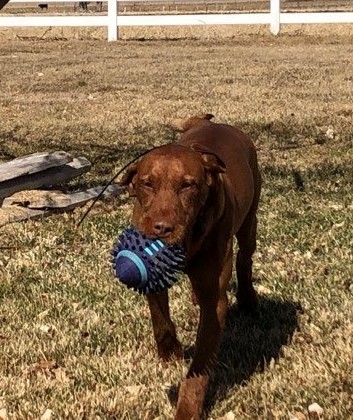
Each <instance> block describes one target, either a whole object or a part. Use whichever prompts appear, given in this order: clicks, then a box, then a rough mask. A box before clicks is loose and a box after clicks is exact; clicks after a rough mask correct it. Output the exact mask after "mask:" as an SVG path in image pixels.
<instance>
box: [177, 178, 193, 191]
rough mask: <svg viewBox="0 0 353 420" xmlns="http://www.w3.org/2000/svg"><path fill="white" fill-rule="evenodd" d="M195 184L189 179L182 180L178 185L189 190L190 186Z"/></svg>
mask: <svg viewBox="0 0 353 420" xmlns="http://www.w3.org/2000/svg"><path fill="white" fill-rule="evenodd" d="M194 185H195V182H194V181H192V180H190V181H183V183H182V184H181V186H180V189H181V190H189V189H190V188H192V187H193V186H194Z"/></svg>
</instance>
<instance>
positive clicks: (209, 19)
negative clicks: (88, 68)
mask: <svg viewBox="0 0 353 420" xmlns="http://www.w3.org/2000/svg"><path fill="white" fill-rule="evenodd" d="M105 1H107V2H108V14H107V15H96V16H77V15H76V16H66V15H65V16H47V15H45V16H43V15H42V16H33V15H32V16H18V15H16V16H5V15H2V16H1V15H0V27H35V26H37V27H38V26H39V27H45V26H61V27H63V26H76V27H78V26H106V27H107V28H108V41H116V40H117V39H118V28H119V27H122V26H175V25H177V26H183V25H257V24H261V25H270V30H271V32H272V33H273V34H274V35H277V34H278V33H279V31H280V27H281V24H307V23H353V12H316V13H312V12H304V13H289V12H287V13H281V4H280V0H270V2H271V3H270V11H269V12H267V13H228V14H222V13H217V14H207V13H205V14H180V15H177V14H174V15H167V14H163V15H131V16H130V15H118V2H117V0H105ZM125 1H128V0H125ZM138 1H144V2H146V0H134V3H136V2H138ZM155 1H156V0H154V2H155ZM20 2H22V3H30V2H31V3H38V4H39V3H41V2H42V3H43V2H44V3H61V4H62V3H64V2H69V3H73V1H72V0H22V1H21V0H11V1H10V4H11V3H20ZM120 2H124V0H120Z"/></svg>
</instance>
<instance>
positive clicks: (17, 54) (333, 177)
mask: <svg viewBox="0 0 353 420" xmlns="http://www.w3.org/2000/svg"><path fill="white" fill-rule="evenodd" d="M36 31H37V32H36ZM20 32H21V33H22V35H25V36H28V35H31V36H32V35H33V33H38V34H39V33H40V30H34V29H32V30H30V31H28V30H27V31H20V30H19V31H14V30H13V31H5V30H3V31H1V34H2V40H3V41H2V45H1V47H0V67H1V78H0V92H1V96H0V107H1V125H0V159H3V160H8V159H11V158H14V157H17V156H19V155H23V154H26V153H31V152H35V151H39V150H58V149H64V150H68V151H72V152H73V153H75V154H83V155H85V156H87V157H88V158H90V159H91V160H92V161H93V162H94V163H95V165H94V168H93V170H92V172H91V174H90V175H89V176H86V177H85V178H82V179H81V180H78V181H76V182H74V183H72V184H71V185H70V188H76V187H77V186H79V185H84V184H87V183H88V184H94V183H98V182H99V183H101V182H104V181H106V180H107V179H109V177H110V176H111V174H112V173H113V172H114V171H116V170H117V169H119V168H120V167H121V166H122V164H123V163H125V162H127V161H128V160H129V159H130V158H131V157H133V156H136V155H137V154H138V153H139V152H141V151H143V150H145V149H146V148H148V147H151V146H153V145H158V144H162V143H164V142H167V141H170V140H172V139H173V138H174V135H173V133H172V132H171V131H170V130H168V129H167V128H166V127H165V126H164V125H163V124H164V123H165V122H166V121H168V120H169V119H171V118H174V117H176V116H185V115H190V114H195V113H201V112H212V113H214V114H215V115H216V119H217V121H223V122H228V123H232V124H236V125H239V126H240V127H243V128H244V129H245V130H246V131H247V132H249V133H250V134H251V135H252V137H253V138H254V140H255V142H256V145H257V147H258V149H259V155H260V163H261V166H262V171H263V176H264V190H263V195H262V202H261V209H260V227H259V242H258V252H257V255H256V262H255V277H256V287H257V288H258V290H259V293H260V296H261V308H260V313H259V316H258V317H257V318H247V317H243V316H241V315H240V314H238V312H237V310H236V306H235V299H234V290H233V289H234V288H232V290H230V292H229V295H230V298H231V302H232V305H233V306H232V308H231V310H230V313H229V322H228V325H229V326H228V329H227V332H226V334H225V338H224V345H223V346H222V350H221V353H220V359H219V364H218V366H217V368H216V370H215V373H214V378H213V382H212V386H211V389H210V392H209V395H208V403H207V408H208V413H209V417H213V418H217V419H218V418H220V417H222V416H224V415H225V413H226V412H228V411H233V412H234V413H235V418H236V419H248V418H249V419H250V418H251V419H257V418H261V419H289V418H290V416H291V415H293V414H294V413H297V414H296V415H297V417H298V418H306V417H308V413H307V407H308V405H309V404H311V403H312V402H317V403H319V404H320V406H322V407H323V409H324V416H323V418H325V419H349V418H352V412H353V386H352V383H353V352H352V333H353V309H352V294H353V282H352V278H353V271H352V270H353V269H352V267H353V264H352V262H353V261H352V248H353V233H352V229H351V226H352V223H353V215H352V214H353V212H352V210H353V204H352V203H353V193H352V186H351V184H352V177H353V171H352V152H353V145H352V133H353V129H352V102H353V93H352V82H353V79H352V74H353V48H352V43H351V41H352V36H353V28H352V26H348V25H347V26H341V27H335V26H325V27H318V26H317V27H297V28H294V29H293V28H291V29H286V30H285V31H284V33H283V34H282V35H281V36H280V37H277V38H274V37H272V36H270V35H269V34H268V30H267V28H260V29H259V28H251V27H250V28H247V29H244V28H241V29H239V28H232V27H228V28H224V27H223V28H213V27H208V28H174V29H171V28H158V29H157V28H156V29H152V28H150V29H143V28H135V29H129V30H124V31H122V33H121V35H122V38H123V40H121V41H119V42H117V43H111V44H108V43H106V42H105V41H104V40H103V39H101V40H100V39H92V38H99V37H101V38H103V37H104V36H105V34H104V33H103V32H100V30H98V31H96V32H93V31H92V30H80V31H79V30H76V31H72V30H71V32H69V30H65V31H63V32H61V31H56V32H55V31H54V30H53V33H52V34H48V37H49V39H47V40H45V41H41V42H31V41H29V40H27V41H26V40H24V41H19V40H18V39H16V38H15V37H14V35H16V33H20ZM61 33H64V36H65V37H67V38H69V40H68V41H54V40H50V36H58V34H59V35H60V34H61ZM73 38H76V39H73ZM77 38H83V40H77ZM331 127H332V133H333V135H332V136H331V135H330V130H329V129H331ZM328 130H329V131H328ZM326 133H328V134H326ZM82 211H83V210H77V211H76V212H75V213H74V214H68V215H57V216H53V217H51V218H48V219H45V220H43V221H39V222H28V223H21V224H14V225H10V226H7V227H6V228H3V229H2V231H1V244H0V245H1V246H9V247H12V249H7V250H4V249H3V250H1V251H0V345H1V359H0V410H1V408H6V409H7V412H8V414H9V416H10V418H11V419H24V418H39V417H40V415H41V414H42V413H43V412H44V411H45V409H47V408H50V409H52V410H53V416H54V418H75V419H78V418H80V419H93V418H112V419H113V418H115V419H157V418H158V419H166V418H171V416H172V413H173V406H172V404H171V402H170V400H172V401H173V397H174V396H175V387H176V386H177V384H178V381H179V380H180V378H181V377H182V375H183V374H184V372H185V369H186V367H187V365H188V361H185V362H184V363H176V362H175V363H171V364H170V365H168V366H166V367H163V366H162V364H161V363H160V362H159V360H158V359H157V357H156V354H155V351H154V345H153V338H152V334H151V327H150V321H149V315H148V310H147V307H146V304H145V301H144V299H143V298H141V297H139V296H136V295H135V294H133V293H131V292H129V291H127V290H125V289H124V288H123V287H122V286H120V285H118V284H117V283H116V282H115V280H114V279H113V277H112V274H111V271H110V265H109V256H108V251H109V249H110V248H111V246H112V243H113V241H114V239H115V238H116V236H117V234H118V232H119V231H120V230H121V228H122V227H123V226H126V225H127V224H128V223H129V222H128V221H129V217H130V211H131V203H130V201H129V200H128V199H127V197H122V199H121V200H120V201H119V202H118V203H114V204H104V205H100V206H98V207H97V209H96V210H95V212H94V213H93V214H92V215H91V216H90V217H89V219H88V220H87V221H86V223H85V224H84V225H83V227H82V229H81V231H79V233H78V235H77V236H76V238H74V232H73V222H74V220H75V219H76V220H77V219H78V218H79V217H80V215H81V214H82ZM171 295H172V312H173V317H174V318H175V320H176V323H177V325H178V332H179V336H180V338H181V340H182V341H183V343H184V344H185V345H186V346H192V344H193V342H194V338H195V331H196V326H197V311H196V309H195V308H193V307H192V305H191V303H190V301H189V285H188V282H187V281H186V280H185V279H183V280H181V281H180V283H178V284H177V285H175V286H174V287H173V289H172V291H171ZM44 361H47V362H52V361H54V362H53V363H44ZM298 413H302V415H303V416H304V417H300V414H298Z"/></svg>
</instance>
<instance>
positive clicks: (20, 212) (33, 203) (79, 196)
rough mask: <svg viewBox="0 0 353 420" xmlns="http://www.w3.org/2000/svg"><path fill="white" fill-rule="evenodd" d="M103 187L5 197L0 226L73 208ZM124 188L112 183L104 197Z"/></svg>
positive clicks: (92, 196) (93, 196)
mask: <svg viewBox="0 0 353 420" xmlns="http://www.w3.org/2000/svg"><path fill="white" fill-rule="evenodd" d="M103 188H104V186H98V187H94V188H88V189H87V190H85V191H78V192H73V193H69V194H64V193H61V192H60V191H26V192H21V193H17V194H14V195H13V196H11V197H8V198H5V199H4V202H3V206H2V208H0V226H4V225H6V224H7V223H13V222H20V221H22V220H28V219H38V218H41V217H43V216H47V215H50V214H53V213H55V212H65V211H69V210H73V209H74V208H76V207H79V206H83V205H84V204H86V203H87V202H88V201H90V200H92V199H94V198H96V197H97V196H98V195H99V194H100V193H101V191H102V190H103ZM123 190H124V188H123V187H120V186H119V185H116V184H113V185H110V186H109V187H108V188H107V190H106V191H105V192H104V194H103V196H102V198H109V197H115V196H117V195H118V194H119V193H121V192H122V191H123Z"/></svg>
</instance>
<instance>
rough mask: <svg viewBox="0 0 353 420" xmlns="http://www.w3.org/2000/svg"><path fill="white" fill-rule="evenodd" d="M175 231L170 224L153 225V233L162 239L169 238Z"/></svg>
mask: <svg viewBox="0 0 353 420" xmlns="http://www.w3.org/2000/svg"><path fill="white" fill-rule="evenodd" d="M173 230H174V226H173V225H172V224H171V223H168V222H163V221H160V222H156V223H155V224H154V225H153V233H154V234H155V235H157V236H160V237H167V236H169V235H170V234H171V233H172V232H173Z"/></svg>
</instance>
